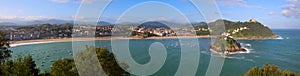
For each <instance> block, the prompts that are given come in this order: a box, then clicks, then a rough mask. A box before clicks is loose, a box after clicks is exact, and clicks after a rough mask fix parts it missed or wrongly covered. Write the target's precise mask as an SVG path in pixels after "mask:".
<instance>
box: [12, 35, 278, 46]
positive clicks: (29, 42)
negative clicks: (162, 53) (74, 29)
mask: <svg viewBox="0 0 300 76" xmlns="http://www.w3.org/2000/svg"><path fill="white" fill-rule="evenodd" d="M212 37H213V36H209V35H205V36H166V37H148V38H140V37H110V36H108V37H78V38H56V39H35V40H20V41H10V46H11V47H15V46H19V45H30V44H40V43H53V42H69V41H92V40H122V39H140V40H141V39H174V38H207V39H209V38H212ZM279 37H280V36H279ZM279 37H274V38H256V39H278V38H279ZM280 38H281V37H280ZM236 39H237V40H254V39H255V38H249V39H247V38H236Z"/></svg>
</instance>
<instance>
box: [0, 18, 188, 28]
mask: <svg viewBox="0 0 300 76" xmlns="http://www.w3.org/2000/svg"><path fill="white" fill-rule="evenodd" d="M148 22H160V23H163V24H167V25H185V24H182V23H176V22H169V21H148ZM47 23H48V24H66V23H74V20H60V19H49V20H34V21H11V22H9V21H3V22H0V26H26V25H38V24H47ZM76 23H78V24H92V23H91V22H80V21H79V22H76ZM112 24H114V23H110V22H106V21H99V22H98V23H97V25H112ZM118 24H121V25H124V24H125V25H126V24H138V23H134V22H122V23H118Z"/></svg>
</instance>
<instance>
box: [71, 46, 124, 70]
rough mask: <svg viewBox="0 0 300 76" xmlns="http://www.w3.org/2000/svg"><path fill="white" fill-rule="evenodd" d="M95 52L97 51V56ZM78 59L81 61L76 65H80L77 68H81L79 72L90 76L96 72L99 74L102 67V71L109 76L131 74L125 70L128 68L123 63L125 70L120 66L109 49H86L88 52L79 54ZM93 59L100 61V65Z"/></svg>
mask: <svg viewBox="0 0 300 76" xmlns="http://www.w3.org/2000/svg"><path fill="white" fill-rule="evenodd" d="M93 51H96V55H95V54H94V52H93ZM76 59H77V60H79V61H77V63H76V64H79V66H77V68H80V70H79V71H80V72H84V73H85V74H88V75H90V74H91V75H94V74H95V73H96V72H99V69H98V68H100V66H102V69H103V70H104V72H105V74H106V75H108V76H124V75H129V73H128V72H126V71H125V70H124V69H127V68H126V67H128V66H127V65H126V64H123V63H122V64H121V65H122V67H124V69H122V68H121V66H120V65H118V63H117V61H116V59H115V56H114V55H113V53H111V52H110V51H108V49H107V48H95V47H94V46H91V47H86V50H84V51H81V52H78V53H77V57H76ZM93 59H98V60H99V62H100V64H96V63H97V62H93V61H94V60H93ZM80 65H85V66H80ZM87 70H89V71H87Z"/></svg>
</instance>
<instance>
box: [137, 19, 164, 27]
mask: <svg viewBox="0 0 300 76" xmlns="http://www.w3.org/2000/svg"><path fill="white" fill-rule="evenodd" d="M138 27H146V28H161V27H163V28H170V27H168V25H166V24H164V23H161V22H158V21H149V22H144V23H142V24H140V25H139V26H138Z"/></svg>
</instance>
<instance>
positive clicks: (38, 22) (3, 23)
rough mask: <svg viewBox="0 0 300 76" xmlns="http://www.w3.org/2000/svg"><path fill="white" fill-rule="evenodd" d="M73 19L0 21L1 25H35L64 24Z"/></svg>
mask: <svg viewBox="0 0 300 76" xmlns="http://www.w3.org/2000/svg"><path fill="white" fill-rule="evenodd" d="M73 22H74V21H73V20H59V19H49V20H34V21H14V22H0V25H1V26H23V25H36V24H47V23H49V24H65V23H73Z"/></svg>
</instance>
